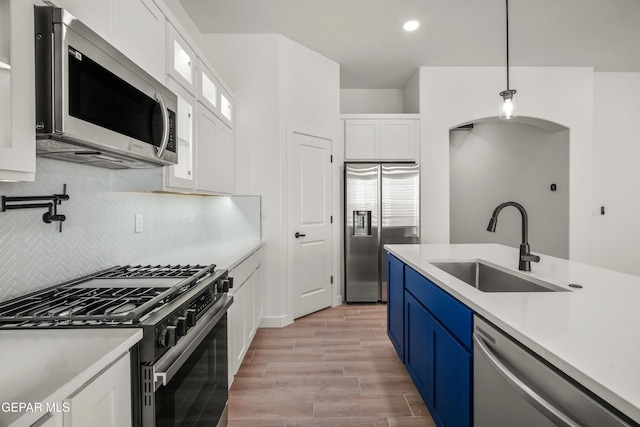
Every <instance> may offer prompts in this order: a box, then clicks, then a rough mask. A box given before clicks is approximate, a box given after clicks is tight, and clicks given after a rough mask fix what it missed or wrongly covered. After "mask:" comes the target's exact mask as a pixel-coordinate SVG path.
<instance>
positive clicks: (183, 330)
mask: <svg viewBox="0 0 640 427" xmlns="http://www.w3.org/2000/svg"><path fill="white" fill-rule="evenodd" d="M176 327H177V333H178V336H179V337H183V336H185V335H187V318H186V317H182V316H181V317H178V321H177V323H176Z"/></svg>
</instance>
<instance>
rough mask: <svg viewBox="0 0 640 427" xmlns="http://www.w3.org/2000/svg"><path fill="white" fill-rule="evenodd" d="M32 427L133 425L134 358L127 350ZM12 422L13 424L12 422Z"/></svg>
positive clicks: (54, 404) (52, 406) (49, 407)
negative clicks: (132, 368)
mask: <svg viewBox="0 0 640 427" xmlns="http://www.w3.org/2000/svg"><path fill="white" fill-rule="evenodd" d="M46 405H47V409H46V410H47V411H49V412H47V413H46V414H44V415H43V416H42V417H41V418H40V419H39V420H38V421H36V422H35V423H33V424H31V426H30V427H87V426H91V427H131V425H132V413H131V357H130V355H129V353H126V354H124V355H122V356H121V357H120V359H118V360H117V361H115V362H114V363H112V364H111V365H110V366H109V367H107V368H106V369H105V370H103V371H102V372H101V373H99V374H98V375H96V376H95V377H94V378H92V379H91V380H90V381H89V382H87V383H86V384H84V385H82V386H81V387H80V388H79V389H78V390H76V391H75V392H74V393H73V394H71V395H70V396H69V397H68V398H66V399H64V400H63V401H62V402H47V403H46ZM12 425H13V424H12Z"/></svg>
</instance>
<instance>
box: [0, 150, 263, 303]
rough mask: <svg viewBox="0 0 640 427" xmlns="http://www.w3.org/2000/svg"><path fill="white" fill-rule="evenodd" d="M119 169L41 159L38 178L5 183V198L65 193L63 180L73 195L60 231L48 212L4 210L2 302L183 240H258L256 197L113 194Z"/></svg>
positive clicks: (1, 188) (0, 222)
mask: <svg viewBox="0 0 640 427" xmlns="http://www.w3.org/2000/svg"><path fill="white" fill-rule="evenodd" d="M114 173H117V172H116V171H110V170H108V169H102V168H96V167H91V166H84V165H77V164H74V163H68V162H61V161H57V160H49V159H38V162H37V175H36V181H35V182H25V183H3V182H0V195H3V196H43V195H50V194H54V193H61V192H62V185H63V184H64V183H66V184H67V192H68V194H69V196H70V198H69V200H68V201H64V202H62V205H61V206H60V207H59V209H58V213H61V214H64V215H66V216H67V220H66V221H65V222H64V224H63V228H62V233H59V232H57V225H55V224H45V223H44V222H43V221H42V214H43V213H44V209H28V210H11V211H7V212H1V213H0V301H3V300H7V299H11V298H13V297H17V296H19V295H22V294H25V293H28V292H32V291H36V290H38V289H41V288H43V287H47V286H51V285H54V284H56V283H59V282H62V281H66V280H69V279H72V278H75V277H78V276H81V275H85V274H89V273H92V272H95V271H98V270H101V269H104V268H107V267H110V266H113V265H117V264H135V263H137V262H138V260H141V259H144V258H145V257H148V256H150V255H153V254H155V253H163V252H166V251H168V250H171V249H176V248H179V247H180V246H182V245H188V244H191V243H198V242H204V241H224V240H253V239H260V198H259V197H201V196H187V195H178V194H159V193H120V192H112V191H110V178H111V176H112V174H114ZM190 213H192V214H193V218H194V221H193V223H190V222H189V216H190ZM135 214H142V215H143V220H144V228H143V232H142V233H134V216H135ZM215 262H216V260H214V259H212V260H211V263H215Z"/></svg>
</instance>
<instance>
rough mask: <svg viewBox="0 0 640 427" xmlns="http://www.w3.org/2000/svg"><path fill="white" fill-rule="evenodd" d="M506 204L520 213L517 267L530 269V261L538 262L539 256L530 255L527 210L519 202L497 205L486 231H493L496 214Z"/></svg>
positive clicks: (496, 220)
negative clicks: (520, 227) (520, 228)
mask: <svg viewBox="0 0 640 427" xmlns="http://www.w3.org/2000/svg"><path fill="white" fill-rule="evenodd" d="M507 206H513V207H514V208H516V209H518V210H519V211H520V214H521V215H522V243H520V258H519V262H518V269H519V270H522V271H531V261H533V262H538V261H540V257H539V256H537V255H532V254H531V253H530V252H531V249H530V248H529V241H528V235H529V219H528V218H527V211H526V210H525V209H524V207H522V205H521V204H519V203H516V202H505V203H502V204H500V205H498V207H496V208H495V210H494V211H493V215H491V219H490V220H489V225H488V226H487V231H490V232H492V233H495V231H496V224H497V223H498V214H499V213H500V211H501V210H502V209H503V208H505V207H507Z"/></svg>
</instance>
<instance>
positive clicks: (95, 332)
mask: <svg viewBox="0 0 640 427" xmlns="http://www.w3.org/2000/svg"><path fill="white" fill-rule="evenodd" d="M141 339H142V329H137V328H136V329H47V330H42V329H39V330H0V366H2V369H0V405H3V408H2V410H0V426H23V425H27V426H28V425H31V424H32V423H34V422H35V421H37V420H38V419H39V418H41V417H42V416H44V415H45V414H46V410H44V409H42V410H41V411H38V410H37V404H40V405H42V408H44V407H45V406H46V403H50V404H55V403H58V404H60V403H61V402H62V401H63V400H64V399H66V398H67V397H69V395H71V394H72V393H73V392H74V391H76V390H77V389H79V388H80V387H82V386H83V385H84V384H85V383H86V382H88V381H89V380H90V379H91V378H93V377H94V376H95V375H96V374H98V373H99V372H101V371H102V370H103V369H105V368H106V367H107V366H109V365H110V364H111V363H113V362H114V361H116V360H117V359H118V358H119V357H120V356H122V355H123V354H125V353H126V352H127V351H128V350H129V348H131V347H132V346H133V345H134V344H135V343H137V342H138V341H140V340H141ZM20 403H23V404H27V405H28V404H31V405H32V407H33V408H36V410H35V411H33V410H32V411H26V410H23V411H13V410H12V409H11V406H9V405H12V404H17V405H19V404H20Z"/></svg>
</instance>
